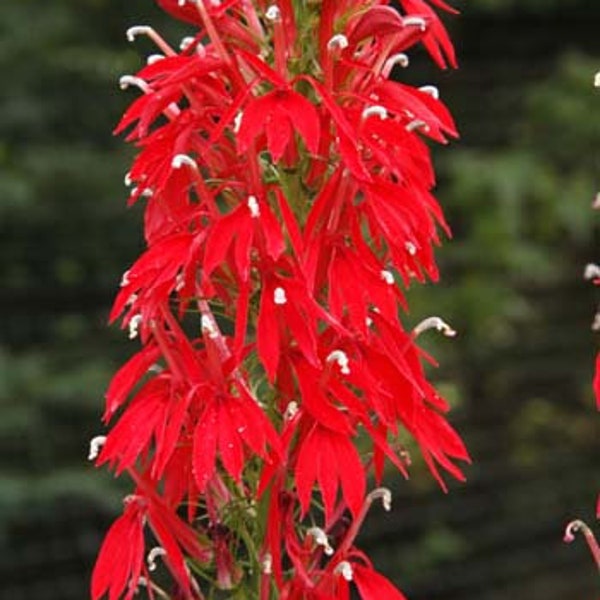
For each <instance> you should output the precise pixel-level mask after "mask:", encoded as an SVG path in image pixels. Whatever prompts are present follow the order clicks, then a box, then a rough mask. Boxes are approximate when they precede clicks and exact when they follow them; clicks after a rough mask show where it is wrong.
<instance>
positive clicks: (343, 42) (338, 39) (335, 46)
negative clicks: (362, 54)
mask: <svg viewBox="0 0 600 600" xmlns="http://www.w3.org/2000/svg"><path fill="white" fill-rule="evenodd" d="M347 47H348V38H347V37H346V36H345V35H344V34H343V33H338V34H336V35H334V36H333V37H332V38H331V39H330V40H329V41H328V42H327V48H328V49H329V50H344V49H345V48H347Z"/></svg>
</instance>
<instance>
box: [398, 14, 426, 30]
mask: <svg viewBox="0 0 600 600" xmlns="http://www.w3.org/2000/svg"><path fill="white" fill-rule="evenodd" d="M402 25H404V27H418V28H419V29H420V30H421V31H425V30H426V29H427V21H425V19H423V18H422V17H405V18H404V19H402Z"/></svg>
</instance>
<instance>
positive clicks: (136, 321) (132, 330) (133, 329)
mask: <svg viewBox="0 0 600 600" xmlns="http://www.w3.org/2000/svg"><path fill="white" fill-rule="evenodd" d="M141 323H142V315H140V314H137V315H133V317H131V319H130V320H129V339H130V340H133V339H135V338H136V337H137V336H138V332H139V331H138V330H139V328H140V324H141Z"/></svg>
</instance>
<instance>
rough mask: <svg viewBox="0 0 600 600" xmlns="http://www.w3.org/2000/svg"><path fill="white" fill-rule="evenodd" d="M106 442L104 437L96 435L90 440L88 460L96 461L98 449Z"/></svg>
mask: <svg viewBox="0 0 600 600" xmlns="http://www.w3.org/2000/svg"><path fill="white" fill-rule="evenodd" d="M105 442H106V436H105V435H97V436H96V437H93V438H92V439H91V440H90V450H89V452H88V460H96V459H97V458H98V454H100V448H102V446H104V443H105Z"/></svg>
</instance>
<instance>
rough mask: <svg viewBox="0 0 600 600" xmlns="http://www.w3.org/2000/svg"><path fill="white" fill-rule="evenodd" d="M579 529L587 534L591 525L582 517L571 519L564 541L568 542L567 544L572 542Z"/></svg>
mask: <svg viewBox="0 0 600 600" xmlns="http://www.w3.org/2000/svg"><path fill="white" fill-rule="evenodd" d="M578 531H583V532H584V534H585V533H586V532H589V527H588V526H587V525H586V524H585V523H584V522H583V521H581V520H580V519H575V520H574V521H571V522H570V523H569V524H568V525H567V527H566V528H565V535H564V537H563V541H565V542H567V544H570V543H571V542H572V541H573V540H574V539H575V534H576V533H577V532H578Z"/></svg>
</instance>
